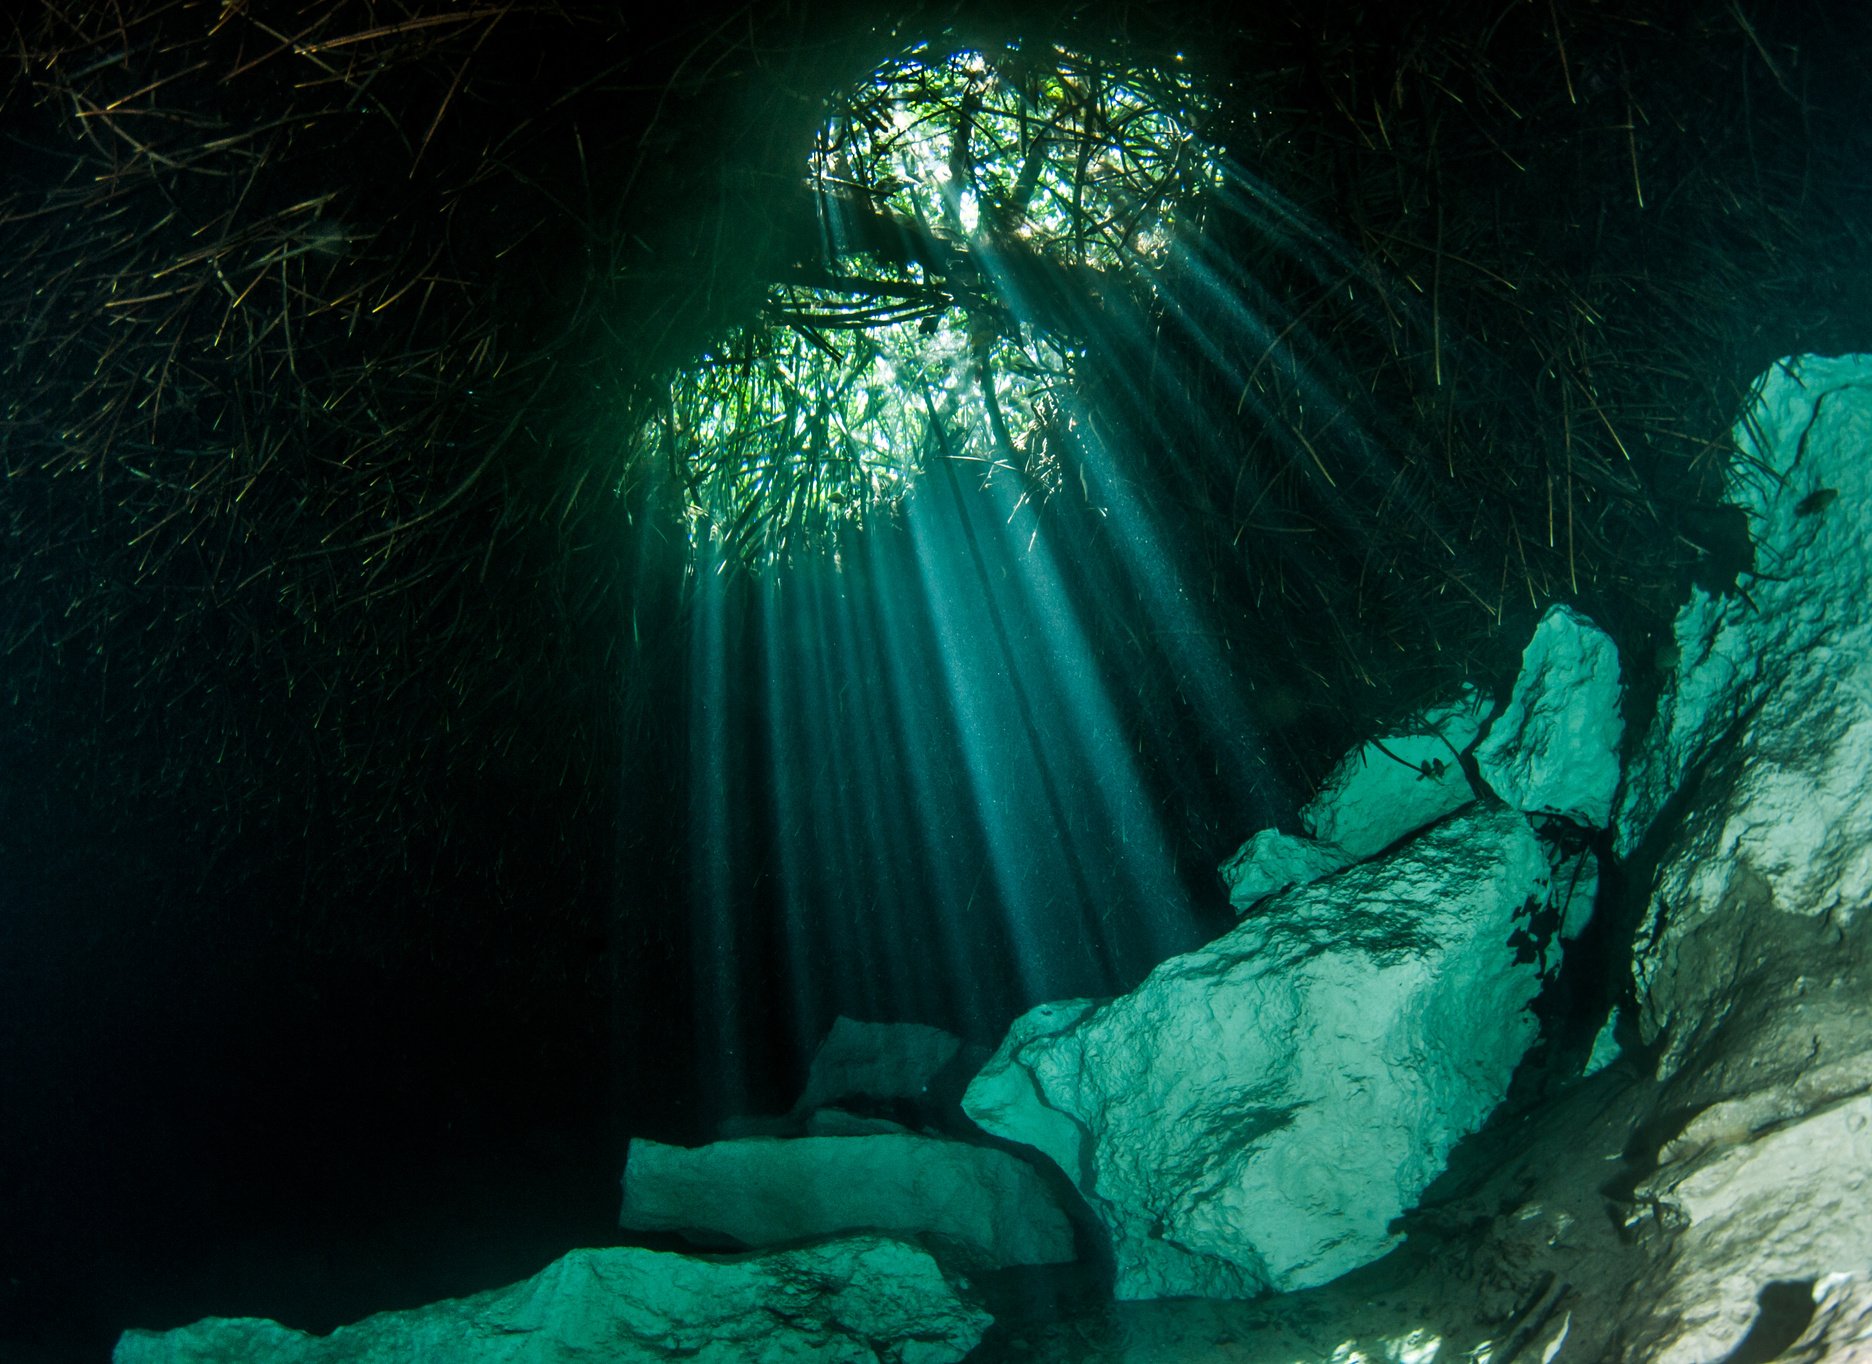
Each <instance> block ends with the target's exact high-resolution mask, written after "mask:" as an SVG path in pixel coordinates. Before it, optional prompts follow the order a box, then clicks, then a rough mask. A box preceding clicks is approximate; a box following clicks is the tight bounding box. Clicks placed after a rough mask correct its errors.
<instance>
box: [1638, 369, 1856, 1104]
mask: <svg viewBox="0 0 1872 1364" xmlns="http://www.w3.org/2000/svg"><path fill="white" fill-rule="evenodd" d="M1735 438H1736V441H1737V444H1738V446H1739V448H1740V449H1741V450H1742V451H1743V452H1744V454H1745V455H1746V456H1747V458H1746V459H1743V460H1738V461H1736V463H1735V465H1734V467H1733V468H1732V470H1731V472H1730V475H1729V480H1728V497H1729V500H1730V501H1731V502H1732V503H1734V504H1735V505H1737V506H1740V507H1741V508H1742V509H1743V510H1744V512H1745V513H1746V514H1747V517H1748V522H1749V531H1750V535H1751V538H1752V539H1753V541H1754V545H1755V567H1756V570H1757V574H1756V575H1751V574H1746V573H1745V574H1743V575H1742V576H1741V585H1742V587H1743V589H1744V590H1743V592H1738V593H1736V594H1734V595H1728V596H1711V595H1710V594H1709V593H1707V592H1705V591H1703V590H1702V589H1700V588H1698V589H1693V591H1692V594H1691V599H1690V601H1689V603H1688V604H1687V605H1685V607H1684V608H1683V610H1682V611H1680V612H1679V613H1678V616H1677V621H1676V627H1675V630H1676V651H1677V665H1676V669H1675V673H1674V675H1673V676H1672V677H1671V678H1669V679H1668V680H1667V683H1666V686H1665V690H1664V693H1663V695H1662V696H1661V697H1660V699H1659V704H1658V714H1657V717H1656V720H1655V721H1654V723H1653V725H1652V728H1651V730H1650V732H1649V733H1648V735H1647V737H1646V740H1645V744H1644V746H1643V748H1642V750H1641V752H1640V754H1639V755H1638V757H1637V759H1636V760H1635V762H1634V764H1633V769H1632V772H1631V773H1630V775H1629V777H1628V780H1627V785H1626V793H1625V797H1624V801H1623V803H1622V805H1621V807H1620V811H1619V816H1618V846H1619V850H1620V852H1621V853H1625V854H1629V853H1630V852H1631V851H1633V850H1634V849H1635V848H1636V847H1637V846H1638V844H1639V842H1640V841H1641V840H1642V839H1643V838H1644V836H1645V835H1646V833H1647V832H1648V831H1649V830H1650V828H1651V826H1652V824H1653V822H1654V821H1655V820H1656V817H1657V815H1658V814H1659V812H1660V811H1661V810H1662V809H1663V807H1664V804H1665V802H1666V801H1667V800H1668V799H1669V798H1670V797H1671V796H1672V795H1673V794H1674V793H1675V792H1677V791H1678V790H1680V789H1683V788H1685V787H1686V783H1687V782H1688V780H1689V779H1690V778H1691V777H1692V776H1693V775H1694V776H1695V777H1696V778H1697V780H1696V783H1695V789H1694V792H1693V798H1692V799H1690V800H1689V801H1688V802H1687V803H1686V806H1685V808H1684V810H1683V812H1682V823H1681V825H1680V826H1679V827H1678V828H1677V829H1676V830H1675V832H1674V834H1673V837H1672V840H1671V843H1670V845H1669V846H1668V847H1666V848H1664V849H1663V850H1662V858H1661V861H1660V864H1659V868H1658V872H1657V876H1656V881H1655V883H1654V888H1653V894H1652V898H1651V902H1650V908H1649V916H1648V920H1647V922H1646V923H1645V924H1644V925H1642V926H1641V928H1640V929H1639V932H1638V935H1637V941H1638V942H1639V943H1640V944H1641V945H1642V946H1641V949H1640V951H1639V953H1638V955H1637V959H1636V961H1635V963H1634V975H1635V976H1636V978H1637V983H1638V995H1639V1003H1640V1006H1641V1007H1640V1010H1639V1025H1640V1030H1641V1032H1642V1034H1643V1036H1644V1038H1645V1040H1646V1041H1647V1042H1649V1041H1653V1040H1655V1039H1657V1038H1658V1037H1660V1036H1662V1035H1663V1034H1665V1033H1666V1032H1669V1033H1671V1038H1670V1043H1669V1045H1668V1046H1667V1048H1666V1049H1665V1051H1664V1053H1663V1055H1662V1056H1661V1058H1660V1061H1659V1073H1660V1074H1661V1075H1669V1074H1672V1073H1674V1071H1675V1070H1676V1068H1677V1067H1678V1066H1679V1064H1680V1063H1681V1062H1682V1060H1683V1058H1684V1056H1685V1055H1686V1049H1687V1048H1689V1047H1690V1046H1692V1045H1694V1044H1695V1036H1694V1035H1695V1034H1697V1033H1698V1032H1700V1031H1704V1030H1707V1028H1708V1027H1709V1026H1711V1025H1712V1023H1713V1021H1714V1020H1717V1019H1719V1018H1720V1017H1721V1016H1722V1015H1723V1014H1724V1013H1726V1012H1727V1011H1728V1009H1729V1008H1730V1007H1731V1001H1732V1000H1733V998H1734V997H1735V991H1736V988H1737V986H1738V981H1739V972H1738V965H1739V964H1742V963H1740V962H1739V958H1740V957H1742V956H1746V958H1747V961H1746V967H1747V969H1748V970H1749V971H1752V972H1755V973H1757V974H1759V973H1760V972H1761V971H1763V970H1765V969H1771V967H1770V963H1772V962H1775V961H1777V960H1784V959H1785V960H1786V961H1790V962H1791V961H1793V960H1794V958H1795V957H1796V956H1802V957H1803V958H1804V960H1802V961H1801V962H1800V964H1798V965H1794V966H1792V967H1791V968H1790V969H1789V970H1788V971H1787V972H1786V974H1788V975H1789V976H1792V975H1793V974H1794V973H1795V972H1796V971H1805V970H1815V971H1820V972H1826V971H1829V970H1830V969H1831V968H1829V967H1828V966H1827V965H1826V963H1825V962H1824V961H1821V960H1817V959H1815V958H1814V955H1813V954H1814V949H1813V944H1812V940H1813V939H1814V937H1815V935H1816V926H1821V927H1823V928H1824V930H1825V932H1828V933H1835V932H1842V931H1844V929H1845V928H1846V927H1847V926H1848V925H1849V924H1850V923H1851V921H1852V919H1853V916H1854V913H1855V912H1856V911H1857V910H1858V909H1859V908H1860V907H1862V906H1864V905H1865V904H1867V903H1868V902H1872V782H1869V781H1868V780H1867V779H1866V774H1867V773H1868V772H1869V771H1872V582H1869V581H1868V577H1869V573H1872V570H1869V568H1868V565H1872V458H1868V457H1867V451H1868V450H1872V359H1869V358H1867V357H1856V356H1848V357H1844V358H1841V359H1834V360H1828V359H1816V358H1811V357H1810V358H1803V359H1800V360H1789V361H1783V362H1782V363H1781V364H1780V365H1778V366H1776V368H1775V369H1773V370H1771V371H1770V372H1769V373H1768V374H1767V375H1766V376H1765V377H1764V378H1763V379H1762V380H1761V381H1760V382H1759V383H1758V385H1757V387H1756V391H1755V395H1754V400H1753V404H1752V406H1751V409H1750V412H1749V414H1748V417H1747V418H1746V419H1745V420H1744V421H1743V422H1742V423H1740V424H1739V425H1738V426H1737V428H1736V432H1735ZM1757 575H1758V576H1757ZM1796 918H1799V919H1806V920H1808V921H1809V923H1808V925H1807V927H1806V928H1805V929H1801V928H1799V927H1797V926H1796V925H1794V924H1792V923H1791V922H1789V920H1791V919H1796ZM1797 943H1798V944H1801V945H1799V946H1796V944H1797Z"/></svg>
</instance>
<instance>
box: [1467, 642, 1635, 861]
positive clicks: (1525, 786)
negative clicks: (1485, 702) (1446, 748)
mask: <svg viewBox="0 0 1872 1364" xmlns="http://www.w3.org/2000/svg"><path fill="white" fill-rule="evenodd" d="M1620 690H1621V685H1620V681H1619V657H1618V646H1617V645H1615V644H1614V643H1613V642H1612V639H1611V637H1610V636H1609V635H1607V634H1606V633H1605V631H1603V630H1601V629H1600V628H1599V627H1598V626H1596V625H1594V624H1593V623H1592V622H1591V621H1590V620H1588V619H1586V617H1585V616H1582V615H1581V614H1580V613H1579V612H1577V611H1575V610H1573V609H1571V608H1570V607H1566V606H1553V607H1549V608H1548V610H1547V613H1546V614H1545V615H1544V616H1542V617H1541V619H1540V624H1538V625H1536V626H1535V627H1534V637H1533V638H1532V639H1530V640H1529V641H1528V645H1527V648H1526V649H1525V650H1524V651H1523V652H1522V655H1521V672H1520V675H1519V676H1518V677H1516V679H1515V684H1514V691H1513V692H1512V693H1511V694H1510V695H1509V698H1508V706H1507V709H1505V710H1503V711H1502V713H1501V714H1500V715H1498V716H1497V717H1496V718H1495V721H1494V723H1493V724H1491V725H1490V726H1489V730H1488V734H1487V735H1486V736H1484V738H1483V740H1482V742H1481V743H1479V744H1477V745H1476V751H1475V759H1476V767H1477V768H1478V769H1479V771H1480V772H1481V774H1482V780H1483V781H1485V782H1487V783H1488V785H1489V789H1490V790H1492V791H1494V792H1495V794H1496V795H1498V796H1500V797H1501V798H1502V799H1503V800H1505V801H1507V802H1508V803H1509V804H1510V805H1512V806H1514V807H1515V809H1517V810H1521V811H1524V812H1526V813H1528V814H1542V815H1556V816H1558V817H1560V818H1562V819H1567V820H1571V821H1572V822H1573V823H1575V824H1581V825H1585V826H1586V827H1588V828H1593V829H1603V828H1605V827H1606V826H1607V825H1608V824H1609V823H1611V821H1612V797H1613V795H1614V794H1615V793H1616V792H1617V790H1618V782H1619V744H1620V743H1621V742H1622V741H1623V739H1624V737H1625V718H1624V716H1623V715H1622V714H1621V713H1620V709H1619V694H1620Z"/></svg>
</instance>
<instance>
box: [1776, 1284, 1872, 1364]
mask: <svg viewBox="0 0 1872 1364" xmlns="http://www.w3.org/2000/svg"><path fill="white" fill-rule="evenodd" d="M1813 1303H1814V1314H1813V1319H1812V1320H1811V1321H1809V1322H1808V1323H1807V1329H1806V1330H1804V1331H1802V1332H1801V1333H1800V1336H1799V1337H1798V1338H1797V1339H1796V1340H1795V1341H1794V1343H1793V1344H1792V1345H1790V1346H1788V1348H1787V1349H1785V1350H1783V1351H1782V1352H1781V1353H1780V1355H1778V1356H1777V1358H1778V1359H1780V1360H1782V1361H1783V1362H1784V1364H1820V1361H1821V1360H1823V1359H1830V1360H1835V1361H1838V1364H1847V1361H1858V1360H1866V1359H1872V1273H1865V1272H1860V1273H1840V1274H1829V1275H1827V1276H1826V1277H1825V1278H1824V1279H1822V1280H1820V1282H1818V1283H1816V1284H1815V1285H1814V1286H1813Z"/></svg>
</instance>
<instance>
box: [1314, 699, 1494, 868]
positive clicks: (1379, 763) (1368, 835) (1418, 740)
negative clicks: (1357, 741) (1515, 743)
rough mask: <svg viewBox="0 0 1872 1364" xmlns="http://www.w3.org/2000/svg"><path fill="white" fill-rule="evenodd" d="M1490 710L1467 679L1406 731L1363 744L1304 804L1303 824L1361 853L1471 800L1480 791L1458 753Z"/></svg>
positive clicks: (1351, 854) (1383, 846)
mask: <svg viewBox="0 0 1872 1364" xmlns="http://www.w3.org/2000/svg"><path fill="white" fill-rule="evenodd" d="M1487 714H1488V706H1487V703H1486V702H1485V701H1484V700H1483V698H1482V696H1481V694H1480V693H1479V692H1477V691H1476V690H1475V688H1473V687H1467V688H1465V689H1464V691H1463V694H1462V695H1461V696H1460V697H1458V698H1457V699H1456V700H1454V701H1450V702H1447V703H1445V704H1443V705H1440V706H1433V707H1431V708H1430V709H1429V710H1427V711H1425V712H1424V713H1423V714H1422V715H1421V716H1419V717H1418V718H1417V720H1416V721H1415V722H1414V723H1412V724H1410V725H1408V726H1406V727H1405V728H1404V729H1403V730H1402V731H1401V732H1399V733H1397V734H1387V735H1385V736H1384V737H1383V738H1380V739H1374V740H1371V741H1370V742H1367V743H1365V744H1362V745H1360V746H1359V747H1358V748H1356V749H1354V750H1353V751H1352V752H1351V753H1349V754H1347V755H1346V756H1345V758H1344V759H1342V760H1341V761H1340V763H1339V765H1338V766H1337V767H1335V768H1334V769H1333V770H1332V772H1331V773H1330V774H1329V775H1328V776H1327V778H1326V780H1325V782H1324V783H1323V784H1322V785H1321V787H1320V793H1319V794H1318V795H1317V796H1315V797H1314V798H1313V799H1312V800H1311V801H1310V802H1309V803H1308V804H1307V805H1306V806H1305V808H1303V809H1302V810H1301V811H1300V826H1301V828H1302V829H1303V830H1305V832H1306V833H1307V835H1308V836H1309V837H1311V838H1315V839H1317V840H1319V841H1320V842H1321V843H1334V844H1337V845H1338V846H1339V847H1341V848H1343V849H1345V851H1346V853H1347V855H1348V856H1349V858H1350V859H1351V860H1354V861H1357V860H1360V859H1363V858H1367V857H1371V856H1372V855H1374V854H1375V853H1380V852H1383V851H1384V850H1385V849H1386V848H1388V847H1390V846H1391V845H1392V844H1393V843H1395V842H1397V841H1398V840H1399V839H1400V838H1403V837H1404V836H1405V835H1406V834H1410V833H1415V832H1416V831H1417V830H1419V829H1422V828H1425V827H1427V826H1428V825H1430V824H1433V823H1435V822H1436V821H1437V820H1439V819H1441V818H1443V816H1444V815H1447V814H1449V813H1450V812H1451V811H1452V810H1455V809H1458V808H1460V807H1461V806H1463V805H1466V804H1468V803H1469V802H1470V801H1472V800H1474V799H1475V792H1473V791H1472V790H1470V789H1469V782H1468V779H1467V778H1466V777H1465V776H1464V775H1463V771H1462V764H1461V763H1459V762H1458V761H1457V757H1456V755H1457V754H1459V753H1461V752H1462V751H1463V750H1464V749H1466V748H1468V747H1469V745H1470V744H1472V743H1473V742H1474V741H1475V737H1476V735H1477V734H1478V733H1479V732H1480V730H1481V728H1482V721H1483V719H1484V718H1485V717H1486V716H1487Z"/></svg>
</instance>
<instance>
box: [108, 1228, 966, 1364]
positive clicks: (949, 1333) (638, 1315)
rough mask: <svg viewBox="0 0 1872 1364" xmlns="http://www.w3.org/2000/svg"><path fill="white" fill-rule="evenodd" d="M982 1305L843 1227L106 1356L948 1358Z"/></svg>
mask: <svg viewBox="0 0 1872 1364" xmlns="http://www.w3.org/2000/svg"><path fill="white" fill-rule="evenodd" d="M992 1321H993V1319H992V1318H991V1317H990V1316H989V1315H988V1314H987V1313H986V1312H983V1311H982V1310H981V1309H979V1308H977V1307H975V1306H973V1305H971V1304H969V1303H967V1302H965V1301H964V1300H963V1299H962V1298H961V1297H960V1296H959V1295H958V1294H957V1293H956V1290H955V1288H954V1286H953V1285H952V1284H950V1282H949V1280H948V1279H947V1278H945V1277H944V1276H943V1273H942V1270H941V1269H940V1268H938V1266H937V1264H936V1262H935V1261H934V1260H933V1259H931V1258H930V1256H929V1255H928V1253H927V1252H925V1251H923V1250H920V1249H918V1248H917V1247H915V1246H911V1245H906V1244H904V1243H903V1242H901V1241H891V1240H887V1239H884V1238H881V1237H854V1238H852V1239H850V1240H845V1241H836V1242H830V1243H827V1244H824V1245H819V1246H812V1247H808V1248H807V1249H804V1250H790V1251H780V1252H775V1253H773V1254H769V1255H762V1256H758V1257H743V1258H739V1259H733V1260H704V1259H696V1258H693V1257H690V1256H686V1255H675V1254H670V1253H667V1252H662V1251H653V1250H638V1249H635V1248H631V1247H615V1248H610V1249H604V1250H575V1251H572V1252H571V1253H570V1254H567V1255H564V1256H562V1257H561V1258H559V1259H557V1260H555V1261H553V1263H551V1264H550V1265H548V1266H546V1268H545V1269H543V1270H541V1271H540V1272H539V1273H538V1274H535V1275H534V1276H533V1277H532V1278H530V1279H524V1280H522V1281H521V1282H519V1283H517V1284H513V1285H511V1286H510V1287H507V1288H497V1289H494V1290H493V1291H491V1292H487V1293H477V1294H475V1295H474V1296H473V1297H469V1298H454V1299H450V1300H448V1301H445V1302H438V1303H432V1304H430V1305H429V1306H427V1307H418V1308H414V1309H412V1310H410V1311H407V1312H380V1313H378V1314H377V1315H376V1316H373V1317H367V1318H366V1319H365V1320H363V1321H360V1322H357V1323H355V1324H353V1325H350V1326H341V1327H339V1328H338V1329H337V1330H336V1331H333V1332H332V1333H331V1334H330V1335H329V1336H314V1335H311V1334H309V1333H308V1332H305V1331H295V1330H291V1329H289V1328H287V1327H284V1326H281V1325H280V1324H279V1323H277V1322H273V1321H265V1320H260V1319H254V1318H233V1319H229V1318H219V1317H211V1318H208V1319H207V1320H204V1321H198V1322H196V1323H195V1324H194V1325H193V1326H184V1327H182V1328H180V1329H178V1330H174V1331H126V1332H125V1333H124V1334H123V1336H122V1337H121V1338H120V1339H119V1340H118V1342H117V1349H116V1351H115V1352H114V1353H113V1354H112V1356H111V1359H112V1364H248V1361H252V1364H412V1361H430V1360H434V1361H447V1364H590V1362H591V1361H595V1360H604V1361H606V1362H607V1364H667V1361H668V1360H670V1359H674V1358H680V1359H683V1360H686V1361H690V1362H691V1364H760V1362H761V1361H772V1364H783V1362H784V1364H855V1362H856V1361H861V1360H862V1361H867V1364H868V1362H869V1361H872V1360H883V1361H889V1364H951V1362H952V1361H955V1360H959V1359H961V1358H962V1357H963V1356H964V1355H966V1354H967V1353H968V1352H969V1351H970V1350H972V1349H974V1348H975V1346H976V1345H977V1344H978V1343H979V1342H980V1340H981V1337H982V1333H983V1332H984V1331H986V1330H987V1329H988V1327H989V1325H990V1324H991V1323H992Z"/></svg>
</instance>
